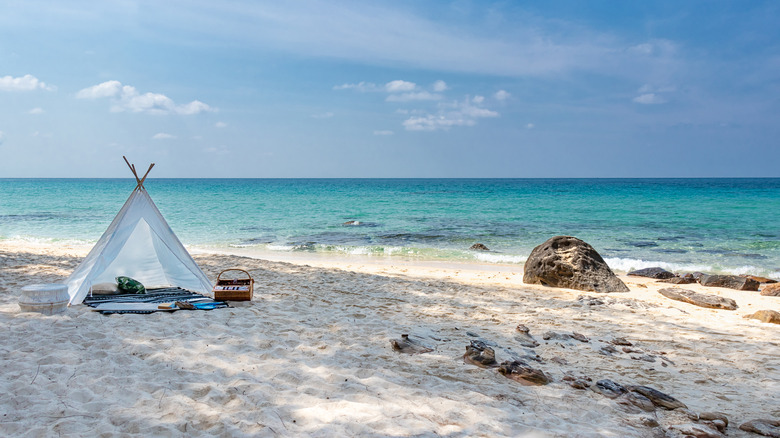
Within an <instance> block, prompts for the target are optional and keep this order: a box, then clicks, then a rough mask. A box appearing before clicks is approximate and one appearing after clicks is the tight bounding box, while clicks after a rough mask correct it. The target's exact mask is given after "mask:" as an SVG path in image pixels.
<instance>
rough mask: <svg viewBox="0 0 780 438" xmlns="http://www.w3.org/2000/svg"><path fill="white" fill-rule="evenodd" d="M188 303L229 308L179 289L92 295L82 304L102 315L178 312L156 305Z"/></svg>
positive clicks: (223, 303) (209, 307) (205, 297)
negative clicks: (178, 302) (177, 302)
mask: <svg viewBox="0 0 780 438" xmlns="http://www.w3.org/2000/svg"><path fill="white" fill-rule="evenodd" d="M176 301H183V302H188V303H191V304H193V305H195V308H196V309H198V310H211V309H219V308H222V307H229V306H228V304H227V303H225V302H224V301H214V300H213V299H211V298H209V297H207V296H205V295H201V294H198V293H195V292H192V291H188V290H186V289H182V288H180V287H166V288H159V289H148V290H147V291H146V293H145V294H119V295H92V296H87V297H86V298H84V304H86V305H87V306H89V307H93V308H95V310H97V311H98V312H100V313H102V314H110V313H154V312H160V311H171V310H178V309H177V308H175V307H174V308H172V309H159V308H157V305H159V304H163V303H165V304H168V303H174V302H176Z"/></svg>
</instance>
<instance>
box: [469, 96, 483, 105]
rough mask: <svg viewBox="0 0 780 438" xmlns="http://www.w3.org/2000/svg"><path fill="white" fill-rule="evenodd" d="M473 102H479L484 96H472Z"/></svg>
mask: <svg viewBox="0 0 780 438" xmlns="http://www.w3.org/2000/svg"><path fill="white" fill-rule="evenodd" d="M472 100H473V101H474V103H476V104H481V103H482V102H484V101H485V96H474V99H472Z"/></svg>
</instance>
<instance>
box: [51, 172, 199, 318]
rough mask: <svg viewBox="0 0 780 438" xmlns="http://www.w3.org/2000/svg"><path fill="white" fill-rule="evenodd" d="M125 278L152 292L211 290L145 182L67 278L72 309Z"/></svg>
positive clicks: (136, 189)
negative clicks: (169, 288)
mask: <svg viewBox="0 0 780 438" xmlns="http://www.w3.org/2000/svg"><path fill="white" fill-rule="evenodd" d="M120 275H124V276H127V277H132V278H134V279H136V280H138V281H140V282H141V283H143V284H144V285H145V286H147V287H164V286H177V287H181V288H184V289H188V290H191V291H194V292H200V293H204V294H207V293H211V290H212V284H211V282H210V281H209V279H208V277H206V274H204V273H203V271H202V270H201V269H200V268H199V267H198V265H197V264H196V263H195V260H193V259H192V256H190V254H189V253H188V252H187V250H186V249H185V248H184V245H182V244H181V242H180V241H179V239H178V238H177V237H176V235H175V234H174V232H173V230H171V227H170V226H169V225H168V223H167V222H166V221H165V219H164V218H163V216H162V214H161V213H160V210H158V209H157V206H156V205H154V202H153V201H152V198H151V197H149V194H148V193H147V192H146V190H145V189H144V188H143V186H142V185H140V183H139V185H138V186H137V187H136V188H135V190H133V193H132V194H131V195H130V197H129V198H128V199H127V201H126V202H125V204H124V205H123V206H122V208H121V209H120V210H119V213H118V214H117V215H116V217H115V218H114V220H113V221H112V222H111V225H109V226H108V228H107V229H106V231H105V232H104V233H103V235H102V236H101V237H100V240H98V242H97V243H96V244H95V246H94V247H93V248H92V250H91V251H90V252H89V254H87V257H86V258H85V259H84V260H83V261H82V262H81V264H80V265H79V267H78V268H76V270H75V271H73V273H72V274H71V275H70V277H68V280H67V282H66V283H67V285H68V294H69V295H70V304H79V303H81V302H82V301H83V300H84V297H86V295H87V293H88V292H89V290H90V288H91V287H92V285H93V284H98V283H105V282H113V281H114V279H115V278H116V277H118V276H120Z"/></svg>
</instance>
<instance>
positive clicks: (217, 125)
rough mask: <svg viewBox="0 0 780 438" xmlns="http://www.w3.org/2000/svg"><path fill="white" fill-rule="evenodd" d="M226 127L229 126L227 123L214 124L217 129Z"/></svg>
mask: <svg viewBox="0 0 780 438" xmlns="http://www.w3.org/2000/svg"><path fill="white" fill-rule="evenodd" d="M226 126H227V123H225V122H217V123H215V124H214V127H215V128H224V127H226Z"/></svg>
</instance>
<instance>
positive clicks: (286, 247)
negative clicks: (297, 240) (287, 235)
mask: <svg viewBox="0 0 780 438" xmlns="http://www.w3.org/2000/svg"><path fill="white" fill-rule="evenodd" d="M266 248H267V249H268V250H270V251H292V250H294V249H295V247H294V246H292V245H279V244H268V245H267V246H266Z"/></svg>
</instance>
